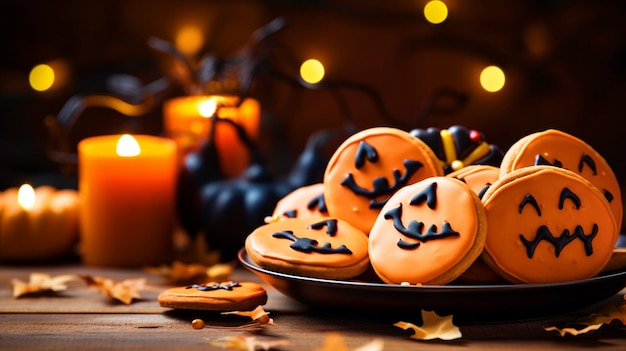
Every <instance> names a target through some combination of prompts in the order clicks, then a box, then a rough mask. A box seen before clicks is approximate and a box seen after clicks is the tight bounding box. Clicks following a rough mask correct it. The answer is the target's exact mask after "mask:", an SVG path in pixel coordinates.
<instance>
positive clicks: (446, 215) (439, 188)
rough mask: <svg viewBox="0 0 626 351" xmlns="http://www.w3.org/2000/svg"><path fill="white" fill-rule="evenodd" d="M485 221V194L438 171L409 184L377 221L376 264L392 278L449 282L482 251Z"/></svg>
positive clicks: (372, 245) (372, 249)
mask: <svg viewBox="0 0 626 351" xmlns="http://www.w3.org/2000/svg"><path fill="white" fill-rule="evenodd" d="M485 224H486V217H485V211H484V208H483V205H482V203H481V202H480V199H479V198H478V196H477V195H476V194H475V193H474V191H472V190H471V189H470V188H469V187H468V186H467V185H466V184H464V183H463V182H461V181H459V180H457V179H454V178H450V177H444V176H438V177H431V178H429V179H424V180H422V181H420V182H417V183H415V184H411V185H407V186H405V187H404V188H402V189H400V190H399V191H398V192H396V193H395V194H394V195H393V196H392V197H391V198H390V199H389V201H387V203H386V204H385V206H384V207H383V209H382V211H381V212H380V214H379V216H378V218H377V219H376V223H374V226H373V227H372V231H371V232H370V235H369V254H370V262H371V264H372V268H374V271H375V272H376V274H377V275H378V276H379V277H380V279H381V280H383V281H385V282H387V283H392V284H401V283H403V282H408V283H410V284H424V285H443V284H446V283H448V282H451V281H452V280H454V279H455V278H457V277H458V276H459V275H461V274H462V273H463V272H464V271H465V270H466V269H467V268H468V267H469V266H470V265H471V264H472V263H473V262H474V261H475V260H476V259H477V258H478V257H479V256H480V254H481V252H482V249H483V245H484V243H485V235H486V232H487V228H486V226H485Z"/></svg>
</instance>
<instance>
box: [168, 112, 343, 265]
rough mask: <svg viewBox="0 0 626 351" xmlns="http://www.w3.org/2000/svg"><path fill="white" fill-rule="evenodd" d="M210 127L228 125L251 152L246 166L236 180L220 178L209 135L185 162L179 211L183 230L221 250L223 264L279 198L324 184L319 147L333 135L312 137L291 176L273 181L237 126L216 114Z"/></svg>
mask: <svg viewBox="0 0 626 351" xmlns="http://www.w3.org/2000/svg"><path fill="white" fill-rule="evenodd" d="M211 123H213V127H212V128H211V130H212V131H214V130H215V123H230V124H232V126H233V127H234V128H235V129H236V130H237V132H238V137H239V140H241V142H242V143H243V144H244V145H246V147H247V149H248V151H249V152H250V165H249V166H248V168H247V169H246V170H245V171H244V172H243V173H242V175H241V176H240V177H238V178H230V179H224V178H223V177H222V176H221V174H220V168H219V159H218V154H217V149H216V145H215V143H214V141H213V140H214V138H213V137H211V136H210V137H209V138H208V139H207V141H205V143H204V144H203V145H202V147H201V148H199V149H198V150H196V151H194V152H191V153H189V154H188V155H187V156H186V158H185V160H184V164H183V168H182V171H181V174H180V176H179V182H178V199H177V212H178V215H179V221H180V224H181V226H182V228H183V229H184V230H185V231H186V232H187V233H188V234H189V235H190V236H192V237H195V236H197V235H198V234H200V233H202V234H203V235H205V239H206V242H207V243H208V245H209V246H210V248H211V249H215V250H219V251H220V254H221V256H220V257H221V260H222V261H224V262H226V261H230V260H232V259H234V258H236V255H237V252H238V251H239V249H240V248H241V247H242V246H243V243H244V241H245V238H246V237H247V235H248V234H249V233H251V232H252V231H253V230H254V229H256V228H257V227H258V226H260V225H262V224H264V218H265V217H266V216H270V215H271V214H272V211H273V210H274V207H275V206H276V203H277V202H278V200H280V199H281V198H282V197H284V196H285V195H287V194H288V193H289V192H291V191H293V190H295V189H296V188H298V187H301V186H305V185H310V184H313V183H318V182H321V181H322V179H323V175H324V170H325V168H326V164H327V163H328V157H327V156H326V155H324V154H323V152H322V149H323V147H324V146H325V145H326V144H327V141H328V139H329V137H330V136H331V133H330V132H319V133H316V134H314V135H312V136H311V137H310V139H309V141H308V143H307V145H306V147H305V150H304V151H303V153H302V154H301V155H300V156H299V158H298V160H297V162H296V164H295V165H294V166H293V168H292V170H291V171H290V173H289V174H288V175H287V176H286V177H285V178H282V179H275V178H274V177H273V176H272V175H271V174H270V172H269V171H268V169H267V167H266V165H265V163H264V161H263V158H262V157H261V155H260V153H259V151H258V150H257V148H256V147H255V145H254V144H253V143H252V141H251V140H250V139H249V138H248V136H247V134H246V132H245V130H243V128H241V126H239V125H237V124H236V123H234V122H232V121H231V120H229V119H223V118H218V117H216V116H213V117H212V120H211Z"/></svg>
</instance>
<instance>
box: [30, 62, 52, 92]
mask: <svg viewBox="0 0 626 351" xmlns="http://www.w3.org/2000/svg"><path fill="white" fill-rule="evenodd" d="M28 81H29V83H30V86H31V87H32V88H33V89H34V90H37V91H46V90H48V89H50V87H51V86H52V84H54V70H53V69H52V67H50V66H49V65H46V64H41V65H37V66H35V67H33V69H32V70H31V71H30V75H29V76H28Z"/></svg>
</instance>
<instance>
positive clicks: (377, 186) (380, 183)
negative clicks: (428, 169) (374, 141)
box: [341, 140, 423, 209]
mask: <svg viewBox="0 0 626 351" xmlns="http://www.w3.org/2000/svg"><path fill="white" fill-rule="evenodd" d="M379 157H380V156H379V153H378V151H377V150H376V148H375V147H374V146H372V145H370V144H368V143H367V142H366V141H364V140H362V141H361V142H360V143H359V146H358V149H357V152H356V156H355V159H354V167H355V170H356V171H357V172H358V171H359V170H361V169H363V168H364V167H365V166H366V163H376V162H378V161H379ZM422 166H423V165H422V163H421V162H419V161H415V160H404V161H403V163H402V168H394V169H393V171H392V176H393V182H392V183H390V181H389V179H387V178H386V177H385V176H378V177H374V178H372V179H371V180H372V181H371V185H366V186H360V185H358V184H357V183H356V181H355V179H354V172H347V173H346V176H345V178H344V179H343V181H342V182H341V185H342V186H344V187H345V188H347V189H348V190H349V191H351V192H352V193H353V194H355V195H358V196H362V197H365V198H367V199H369V208H371V209H380V208H382V207H383V205H384V204H385V202H387V200H388V199H389V196H390V195H391V194H393V193H394V192H396V191H397V190H398V189H400V188H401V187H403V186H405V185H406V184H407V183H408V181H409V179H411V177H413V175H415V174H416V173H417V172H418V171H419V169H420V168H421V167H422Z"/></svg>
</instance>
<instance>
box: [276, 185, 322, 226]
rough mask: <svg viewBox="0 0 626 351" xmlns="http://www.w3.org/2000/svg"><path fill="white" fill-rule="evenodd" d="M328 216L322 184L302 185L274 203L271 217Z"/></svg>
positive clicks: (278, 218) (277, 218)
mask: <svg viewBox="0 0 626 351" xmlns="http://www.w3.org/2000/svg"><path fill="white" fill-rule="evenodd" d="M323 216H328V210H327V209H326V203H325V202H324V184H322V183H317V184H312V185H307V186H302V187H299V188H297V189H295V190H294V191H292V192H290V193H289V194H287V195H285V197H283V198H282V199H280V200H279V201H278V202H277V203H276V207H274V212H273V213H272V218H273V219H276V220H280V219H285V218H309V217H323Z"/></svg>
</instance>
